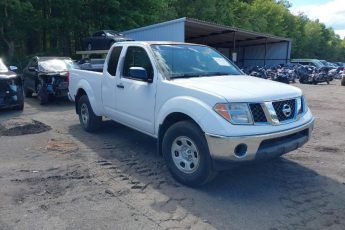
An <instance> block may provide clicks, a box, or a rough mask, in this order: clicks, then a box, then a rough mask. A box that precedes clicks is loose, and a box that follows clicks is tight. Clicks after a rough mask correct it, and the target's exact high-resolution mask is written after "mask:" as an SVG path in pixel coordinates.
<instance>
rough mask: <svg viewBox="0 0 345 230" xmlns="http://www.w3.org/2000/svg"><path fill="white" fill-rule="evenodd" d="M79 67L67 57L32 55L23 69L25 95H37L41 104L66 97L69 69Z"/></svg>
mask: <svg viewBox="0 0 345 230" xmlns="http://www.w3.org/2000/svg"><path fill="white" fill-rule="evenodd" d="M72 68H79V67H78V66H77V65H76V64H75V63H74V62H73V60H72V59H71V58H69V57H34V58H32V59H31V60H30V62H29V64H28V65H27V67H26V68H25V69H24V70H23V80H24V93H25V96H26V97H32V95H33V94H36V95H37V98H38V99H39V101H40V104H41V105H44V104H47V103H48V102H49V101H50V100H52V99H54V98H61V97H67V93H68V81H69V70H70V69H72Z"/></svg>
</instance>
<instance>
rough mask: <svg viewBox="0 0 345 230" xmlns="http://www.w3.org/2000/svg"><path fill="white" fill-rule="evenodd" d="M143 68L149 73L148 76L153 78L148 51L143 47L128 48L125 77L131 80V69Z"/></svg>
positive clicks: (124, 69)
mask: <svg viewBox="0 0 345 230" xmlns="http://www.w3.org/2000/svg"><path fill="white" fill-rule="evenodd" d="M131 67H143V68H145V69H146V71H147V75H148V76H150V77H151V78H153V67H152V64H151V61H150V58H149V56H148V55H147V53H146V51H145V50H144V49H143V48H141V47H136V46H132V47H128V49H127V53H126V57H125V63H124V65H123V76H124V77H127V78H129V77H130V76H129V68H131Z"/></svg>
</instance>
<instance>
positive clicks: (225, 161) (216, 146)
mask: <svg viewBox="0 0 345 230" xmlns="http://www.w3.org/2000/svg"><path fill="white" fill-rule="evenodd" d="M313 127H314V118H312V119H311V120H310V121H309V122H307V123H305V124H303V125H301V126H299V127H297V128H293V129H289V130H285V131H281V132H275V133H268V134H261V135H252V136H239V137H225V136H217V135H213V134H206V140H207V143H208V146H209V150H210V154H211V157H212V160H213V163H214V168H215V169H216V170H223V169H226V168H229V167H231V165H232V164H231V163H239V162H251V161H255V160H262V159H269V158H273V157H276V156H280V155H283V154H285V153H288V152H290V151H293V150H295V149H297V148H299V147H301V146H302V145H303V144H305V143H306V142H308V140H309V138H310V135H311V132H312V130H313ZM241 144H242V145H243V144H244V145H246V146H247V150H246V151H245V153H244V154H235V152H236V151H235V149H236V147H237V146H239V145H241Z"/></svg>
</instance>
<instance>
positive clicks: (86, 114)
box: [78, 95, 102, 132]
mask: <svg viewBox="0 0 345 230" xmlns="http://www.w3.org/2000/svg"><path fill="white" fill-rule="evenodd" d="M78 114H79V121H80V124H81V126H82V127H83V129H84V130H85V131H87V132H95V131H97V130H98V129H99V128H100V126H101V123H102V117H101V116H96V114H95V113H94V112H93V110H92V107H91V105H90V102H89V98H88V97H87V96H86V95H83V96H81V98H80V99H79V102H78Z"/></svg>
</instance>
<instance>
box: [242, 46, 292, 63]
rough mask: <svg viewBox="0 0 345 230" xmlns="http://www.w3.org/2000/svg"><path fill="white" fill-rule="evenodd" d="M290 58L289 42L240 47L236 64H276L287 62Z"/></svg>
mask: <svg viewBox="0 0 345 230" xmlns="http://www.w3.org/2000/svg"><path fill="white" fill-rule="evenodd" d="M289 59H290V42H280V43H273V44H267V49H266V57H265V45H256V46H247V47H240V50H239V60H238V62H239V63H238V64H239V65H242V66H244V67H249V66H269V67H272V66H277V65H279V64H285V63H288V62H289Z"/></svg>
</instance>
